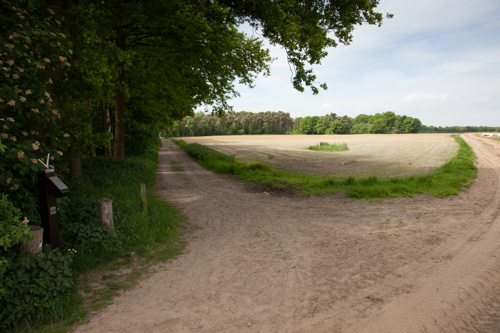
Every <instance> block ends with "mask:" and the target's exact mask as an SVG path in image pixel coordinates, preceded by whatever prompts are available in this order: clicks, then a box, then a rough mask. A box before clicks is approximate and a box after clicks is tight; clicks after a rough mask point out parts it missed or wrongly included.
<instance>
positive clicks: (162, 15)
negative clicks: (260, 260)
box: [0, 0, 383, 202]
mask: <svg viewBox="0 0 500 333" xmlns="http://www.w3.org/2000/svg"><path fill="white" fill-rule="evenodd" d="M377 5H378V1H359V0H346V1H323V0H311V1H306V2H304V1H295V0H292V1H274V0H260V1H254V0H239V1H234V0H168V1H160V0H145V1H131V0H107V1H96V0H79V1H75V0H29V1H26V0H0V71H1V75H0V155H1V158H0V192H4V193H10V195H11V196H12V195H15V193H16V191H18V190H21V189H22V188H23V187H25V188H26V191H27V192H26V193H27V194H29V192H31V191H32V188H29V187H30V181H28V180H27V179H29V175H33V173H34V171H36V170H37V169H40V168H41V165H40V164H38V159H42V158H43V159H45V158H46V156H47V154H48V153H50V155H51V158H50V162H51V163H52V164H57V163H60V162H61V161H62V162H63V163H64V164H60V165H59V166H58V170H59V172H61V171H64V165H66V164H67V165H68V166H69V167H70V169H71V174H72V176H74V177H78V176H79V175H80V174H81V163H80V158H81V157H85V156H88V155H92V154H99V153H102V154H105V155H112V156H114V157H115V158H123V157H124V155H125V153H130V152H134V151H142V150H143V149H142V146H144V145H145V144H148V142H151V141H152V140H153V139H154V138H157V136H158V133H159V132H160V130H161V129H164V128H166V127H167V126H169V125H171V124H172V122H173V121H174V120H180V119H183V118H184V117H185V116H188V115H191V116H192V115H193V110H196V109H197V108H199V107H200V106H203V105H205V106H208V107H209V109H210V110H211V112H213V113H214V114H219V115H221V114H223V113H224V112H225V111H227V110H230V109H231V108H230V106H229V103H228V101H229V99H230V98H232V97H234V96H236V95H237V94H238V93H237V91H236V90H235V84H236V83H237V82H238V83H242V84H246V85H249V86H251V85H252V84H253V82H254V80H255V78H256V77H257V75H259V74H264V75H266V74H269V64H270V62H271V60H272V59H271V57H270V56H269V51H268V50H267V49H266V48H264V46H263V40H262V39H260V38H266V39H267V40H268V41H269V42H270V43H271V44H274V45H280V46H282V47H284V49H285V50H286V52H287V59H288V61H289V63H290V66H291V68H292V70H293V72H294V75H293V80H292V84H293V86H294V87H295V88H296V89H298V90H299V91H303V90H304V88H305V87H310V88H311V89H312V90H313V92H314V93H317V92H318V88H320V87H322V88H325V89H326V86H324V85H322V84H319V83H317V82H316V77H315V75H314V73H313V72H312V70H311V67H312V65H316V64H319V63H320V61H321V59H322V58H324V57H325V56H326V55H327V53H326V49H327V48H328V47H335V46H336V45H337V44H339V43H343V44H349V43H350V42H351V39H352V31H353V29H354V27H355V26H356V25H361V24H365V23H366V24H374V25H380V24H381V23H382V20H383V16H382V14H381V13H377V12H375V8H376V6H377ZM243 24H247V25H250V26H251V27H252V28H253V29H254V30H256V31H259V34H256V35H258V36H259V37H255V36H251V35H248V34H246V33H243V32H241V29H239V28H240V27H241V26H242V25H243ZM231 117H232V116H228V119H229V118H231ZM271 118H272V119H273V121H271V122H270V121H269V119H267V118H265V117H264V118H259V119H255V121H254V120H252V121H251V122H248V123H245V124H242V128H241V129H243V132H250V131H253V130H254V129H255V128H257V127H259V128H260V127H262V128H265V130H264V131H266V132H268V131H270V132H273V133H280V132H283V131H288V130H289V126H290V124H283V123H282V122H283V121H288V118H286V117H284V116H283V115H281V120H279V119H278V120H274V119H275V117H274V116H273V117H271ZM280 122H281V123H280ZM186 123H189V125H188V126H187V128H188V131H193V130H194V127H193V125H192V124H191V122H190V121H188V120H186ZM196 126H198V125H196ZM204 126H205V125H203V126H202V128H204ZM220 126H221V129H222V128H223V131H226V130H228V127H231V126H227V125H226V124H225V123H221V124H220ZM252 126H253V127H252ZM287 126H288V127H287ZM241 129H240V128H238V129H237V131H241ZM196 130H198V128H196ZM231 130H234V128H231ZM204 133H206V132H204ZM16 200H17V199H16ZM18 201H19V202H20V201H22V200H18Z"/></svg>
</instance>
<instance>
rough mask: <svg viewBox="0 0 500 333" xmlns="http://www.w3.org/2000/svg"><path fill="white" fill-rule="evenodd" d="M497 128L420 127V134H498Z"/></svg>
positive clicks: (498, 129)
mask: <svg viewBox="0 0 500 333" xmlns="http://www.w3.org/2000/svg"><path fill="white" fill-rule="evenodd" d="M499 131H500V128H499V127H498V126H445V127H442V126H438V127H436V126H425V125H424V126H422V130H421V131H420V132H422V133H474V132H499Z"/></svg>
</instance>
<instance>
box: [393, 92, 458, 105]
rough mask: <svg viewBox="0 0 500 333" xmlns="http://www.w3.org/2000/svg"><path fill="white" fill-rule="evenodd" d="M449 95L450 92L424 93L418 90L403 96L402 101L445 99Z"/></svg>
mask: <svg viewBox="0 0 500 333" xmlns="http://www.w3.org/2000/svg"><path fill="white" fill-rule="evenodd" d="M449 97H450V95H449V94H439V95H434V94H423V93H420V92H416V93H412V94H409V95H407V96H405V97H403V100H402V103H403V104H405V103H414V102H420V101H445V100H447V99H448V98H449Z"/></svg>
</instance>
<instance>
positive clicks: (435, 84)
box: [233, 0, 500, 126]
mask: <svg viewBox="0 0 500 333" xmlns="http://www.w3.org/2000/svg"><path fill="white" fill-rule="evenodd" d="M379 11H381V12H383V13H385V12H389V13H394V14H395V17H394V19H391V20H386V21H385V23H384V25H383V26H382V27H381V28H378V27H374V26H362V27H358V28H356V30H355V31H354V38H353V43H352V44H351V45H349V46H342V45H341V46H339V47H337V48H336V49H332V50H329V55H328V57H327V58H325V59H324V60H323V64H322V65H321V66H317V67H315V73H316V74H317V76H318V82H320V83H321V82H326V83H327V85H328V87H329V89H328V90H327V91H321V92H320V93H319V95H316V96H313V95H312V93H311V92H310V91H306V92H304V93H299V92H297V91H295V90H294V89H293V87H292V83H291V79H290V78H291V73H290V70H289V67H288V64H287V62H286V55H285V53H284V51H283V50H282V49H280V48H278V47H273V48H272V50H271V52H272V55H273V56H278V57H279V60H277V61H276V62H275V63H273V65H272V68H271V75H272V76H271V77H259V78H258V79H257V81H256V88H254V89H247V88H245V87H241V88H239V89H238V90H239V91H240V92H241V95H242V96H241V97H239V98H237V99H235V100H234V101H233V102H234V103H233V104H234V105H235V109H236V110H248V111H254V112H258V111H266V110H275V111H278V110H282V111H285V112H290V114H291V115H292V117H299V116H307V115H324V114H327V113H330V112H335V113H337V114H341V115H344V114H347V115H349V116H356V115H358V114H360V113H367V114H374V113H377V112H384V111H387V110H391V111H394V112H395V113H397V114H406V115H408V116H412V117H418V118H419V119H421V120H422V122H423V123H424V124H427V125H437V126H447V125H450V126H451V125H491V126H500V34H499V33H498V32H499V31H500V19H499V18H500V1H498V0H476V1H469V0H440V1H436V0H420V1H408V2H407V1H400V0H382V1H381V4H380V6H379ZM306 90H307V88H306Z"/></svg>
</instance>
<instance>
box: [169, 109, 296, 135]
mask: <svg viewBox="0 0 500 333" xmlns="http://www.w3.org/2000/svg"><path fill="white" fill-rule="evenodd" d="M292 126H293V121H292V119H291V118H290V114H289V113H285V112H282V111H278V112H270V111H268V112H258V113H252V112H244V111H243V112H234V113H233V112H230V113H228V114H226V115H224V116H222V117H215V116H212V115H207V114H204V113H203V112H198V113H196V114H195V115H194V116H188V117H185V118H184V119H183V120H182V121H175V122H174V124H173V125H172V126H171V127H169V128H167V130H166V131H165V134H166V135H167V136H169V137H182V136H205V135H235V134H287V133H290V132H291V131H292Z"/></svg>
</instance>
